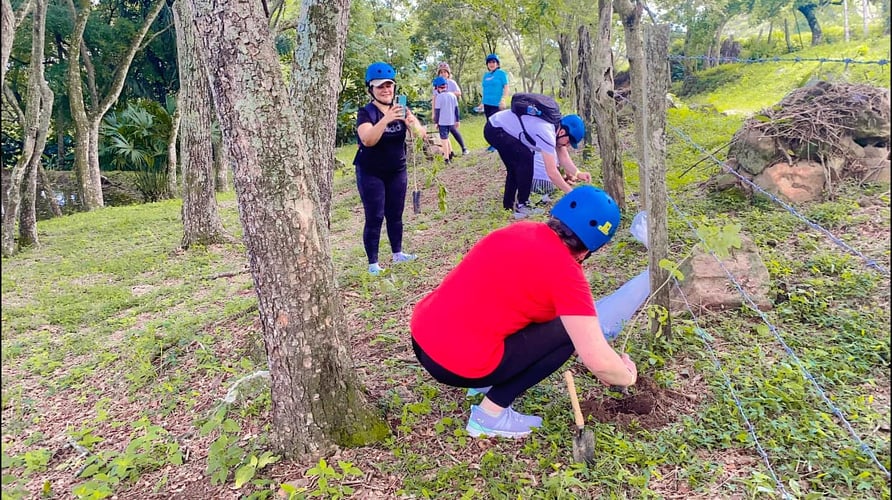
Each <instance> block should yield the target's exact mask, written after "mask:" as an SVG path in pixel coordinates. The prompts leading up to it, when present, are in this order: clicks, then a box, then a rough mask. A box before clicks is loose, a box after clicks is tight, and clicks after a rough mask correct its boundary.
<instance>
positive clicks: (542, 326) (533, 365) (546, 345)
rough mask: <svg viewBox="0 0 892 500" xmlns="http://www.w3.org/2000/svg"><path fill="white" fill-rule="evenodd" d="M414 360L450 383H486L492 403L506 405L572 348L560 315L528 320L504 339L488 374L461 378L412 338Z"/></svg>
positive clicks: (558, 364)
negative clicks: (502, 350)
mask: <svg viewBox="0 0 892 500" xmlns="http://www.w3.org/2000/svg"><path fill="white" fill-rule="evenodd" d="M412 348H413V349H414V350H415V356H416V357H417V358H418V361H419V362H420V363H421V366H423V367H424V368H425V369H426V370H427V371H428V372H429V373H430V374H431V376H433V377H434V379H436V380H437V381H438V382H440V383H442V384H446V385H451V386H453V387H486V386H489V385H491V386H492V389H490V390H489V392H488V393H487V394H486V397H487V398H489V400H490V401H492V402H493V403H495V404H497V405H499V406H501V407H503V408H507V407H508V406H510V405H511V403H512V402H513V401H514V400H515V399H517V397H518V396H520V395H521V394H523V393H524V392H526V390H527V389H529V388H530V387H533V386H534V385H536V384H538V383H539V382H541V381H542V380H545V379H546V378H547V377H548V376H549V375H551V374H552V373H554V372H555V371H557V370H558V369H559V368H560V367H561V366H563V364H564V363H566V362H567V360H568V359H570V356H572V355H573V351H574V350H575V348H574V347H573V342H572V341H571V340H570V336H569V335H568V334H567V330H566V329H565V328H564V324H563V323H562V322H561V319H560V318H555V319H553V320H551V321H549V322H547V323H531V324H529V325H527V326H525V327H524V328H521V329H520V330H518V331H517V333H514V334H513V335H510V336H509V337H508V338H506V339H505V353H504V354H503V355H502V361H501V362H499V365H498V366H497V367H496V369H495V370H493V371H492V373H490V374H489V375H487V376H485V377H480V378H465V377H462V376H460V375H456V374H455V373H452V372H450V371H449V370H447V369H445V368H443V367H442V366H440V365H439V364H437V362H436V361H434V360H433V359H431V358H430V356H428V355H427V354H426V353H425V352H424V351H423V350H421V347H420V346H419V345H418V344H417V343H416V342H415V339H412Z"/></svg>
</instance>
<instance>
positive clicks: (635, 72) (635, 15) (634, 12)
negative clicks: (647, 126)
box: [613, 0, 647, 206]
mask: <svg viewBox="0 0 892 500" xmlns="http://www.w3.org/2000/svg"><path fill="white" fill-rule="evenodd" d="M613 10H615V11H616V13H617V14H619V16H620V19H621V20H622V23H623V31H624V32H625V38H626V57H628V58H629V76H630V79H631V86H632V88H631V104H632V108H633V112H634V117H635V143H636V145H637V146H638V147H637V148H636V149H635V151H636V153H637V154H636V157H637V158H638V180H639V190H640V202H641V206H647V183H646V182H645V181H644V179H646V178H647V172H646V168H647V166H646V161H645V158H644V156H645V155H644V147H645V146H646V143H645V142H644V141H645V139H644V121H645V118H644V109H645V103H644V101H643V100H642V96H643V95H644V78H645V74H644V63H645V58H644V42H643V41H642V40H641V12H642V10H643V7H642V5H641V3H640V2H638V1H636V2H635V3H632V2H631V1H629V0H614V2H613Z"/></svg>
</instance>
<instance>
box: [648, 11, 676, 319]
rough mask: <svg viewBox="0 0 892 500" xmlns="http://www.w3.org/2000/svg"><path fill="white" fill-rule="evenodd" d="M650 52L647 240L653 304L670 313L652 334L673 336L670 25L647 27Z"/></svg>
mask: <svg viewBox="0 0 892 500" xmlns="http://www.w3.org/2000/svg"><path fill="white" fill-rule="evenodd" d="M644 46H645V53H646V54H647V61H646V65H645V71H644V76H645V82H644V83H645V85H644V88H645V89H646V92H647V100H646V108H645V110H644V115H645V119H646V120H645V123H644V124H643V125H644V138H645V144H644V145H643V150H644V152H645V153H644V157H645V161H647V164H646V165H645V171H646V173H647V179H646V181H645V180H644V179H642V183H644V182H646V183H647V191H646V192H647V199H646V205H645V206H646V209H647V219H648V220H647V226H648V227H647V241H648V243H649V246H650V248H649V252H648V265H649V267H650V289H651V292H653V294H654V295H653V297H652V298H651V304H653V305H657V306H661V307H665V308H666V309H665V310H666V312H667V314H666V315H665V317H664V318H663V320H662V321H661V320H660V318H659V317H654V318H653V319H652V320H651V333H653V334H662V335H666V336H669V334H670V332H671V323H670V321H669V315H668V311H669V290H670V284H669V283H666V280H667V279H668V278H669V273H668V272H667V271H666V270H664V269H662V268H660V261H661V260H663V259H665V258H667V257H668V255H669V230H668V223H667V215H666V212H667V210H666V208H667V206H666V200H667V192H666V93H667V92H668V91H669V25H668V24H658V25H647V26H645V28H644Z"/></svg>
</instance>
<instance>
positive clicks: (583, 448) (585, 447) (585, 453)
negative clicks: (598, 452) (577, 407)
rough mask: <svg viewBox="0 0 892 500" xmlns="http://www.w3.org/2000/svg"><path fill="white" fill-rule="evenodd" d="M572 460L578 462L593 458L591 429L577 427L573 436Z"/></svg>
mask: <svg viewBox="0 0 892 500" xmlns="http://www.w3.org/2000/svg"><path fill="white" fill-rule="evenodd" d="M573 460H574V461H575V462H578V463H588V462H593V461H594V460H595V435H594V434H592V431H587V430H583V429H577V431H576V435H575V436H573Z"/></svg>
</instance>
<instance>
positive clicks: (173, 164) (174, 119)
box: [167, 8, 207, 198]
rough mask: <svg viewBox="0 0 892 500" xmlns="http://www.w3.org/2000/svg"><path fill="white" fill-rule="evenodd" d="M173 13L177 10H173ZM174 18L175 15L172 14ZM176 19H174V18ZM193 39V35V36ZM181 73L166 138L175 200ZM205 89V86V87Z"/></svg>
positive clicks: (169, 180)
mask: <svg viewBox="0 0 892 500" xmlns="http://www.w3.org/2000/svg"><path fill="white" fill-rule="evenodd" d="M173 10H174V11H176V10H177V9H176V8H174V9H173ZM174 16H176V14H174ZM174 19H176V17H174ZM175 29H176V32H177V40H179V37H180V30H179V29H178V28H175ZM193 37H194V35H193ZM177 57H179V49H177ZM182 81H183V73H182V70H180V82H181V83H180V93H179V94H177V104H176V107H177V108H176V109H175V110H174V112H173V116H171V117H170V136H168V137H167V192H168V193H170V196H171V197H173V198H176V197H177V196H179V194H180V187H179V181H178V180H177V166H178V165H179V164H180V163H179V157H178V156H177V140H178V137H179V134H180V121H181V119H182V117H183V113H182V112H181V111H180V106H181V105H182V100H181V99H180V97H182V95H183V91H182V90H183V86H182V85H183V84H182ZM205 87H207V85H205Z"/></svg>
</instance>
